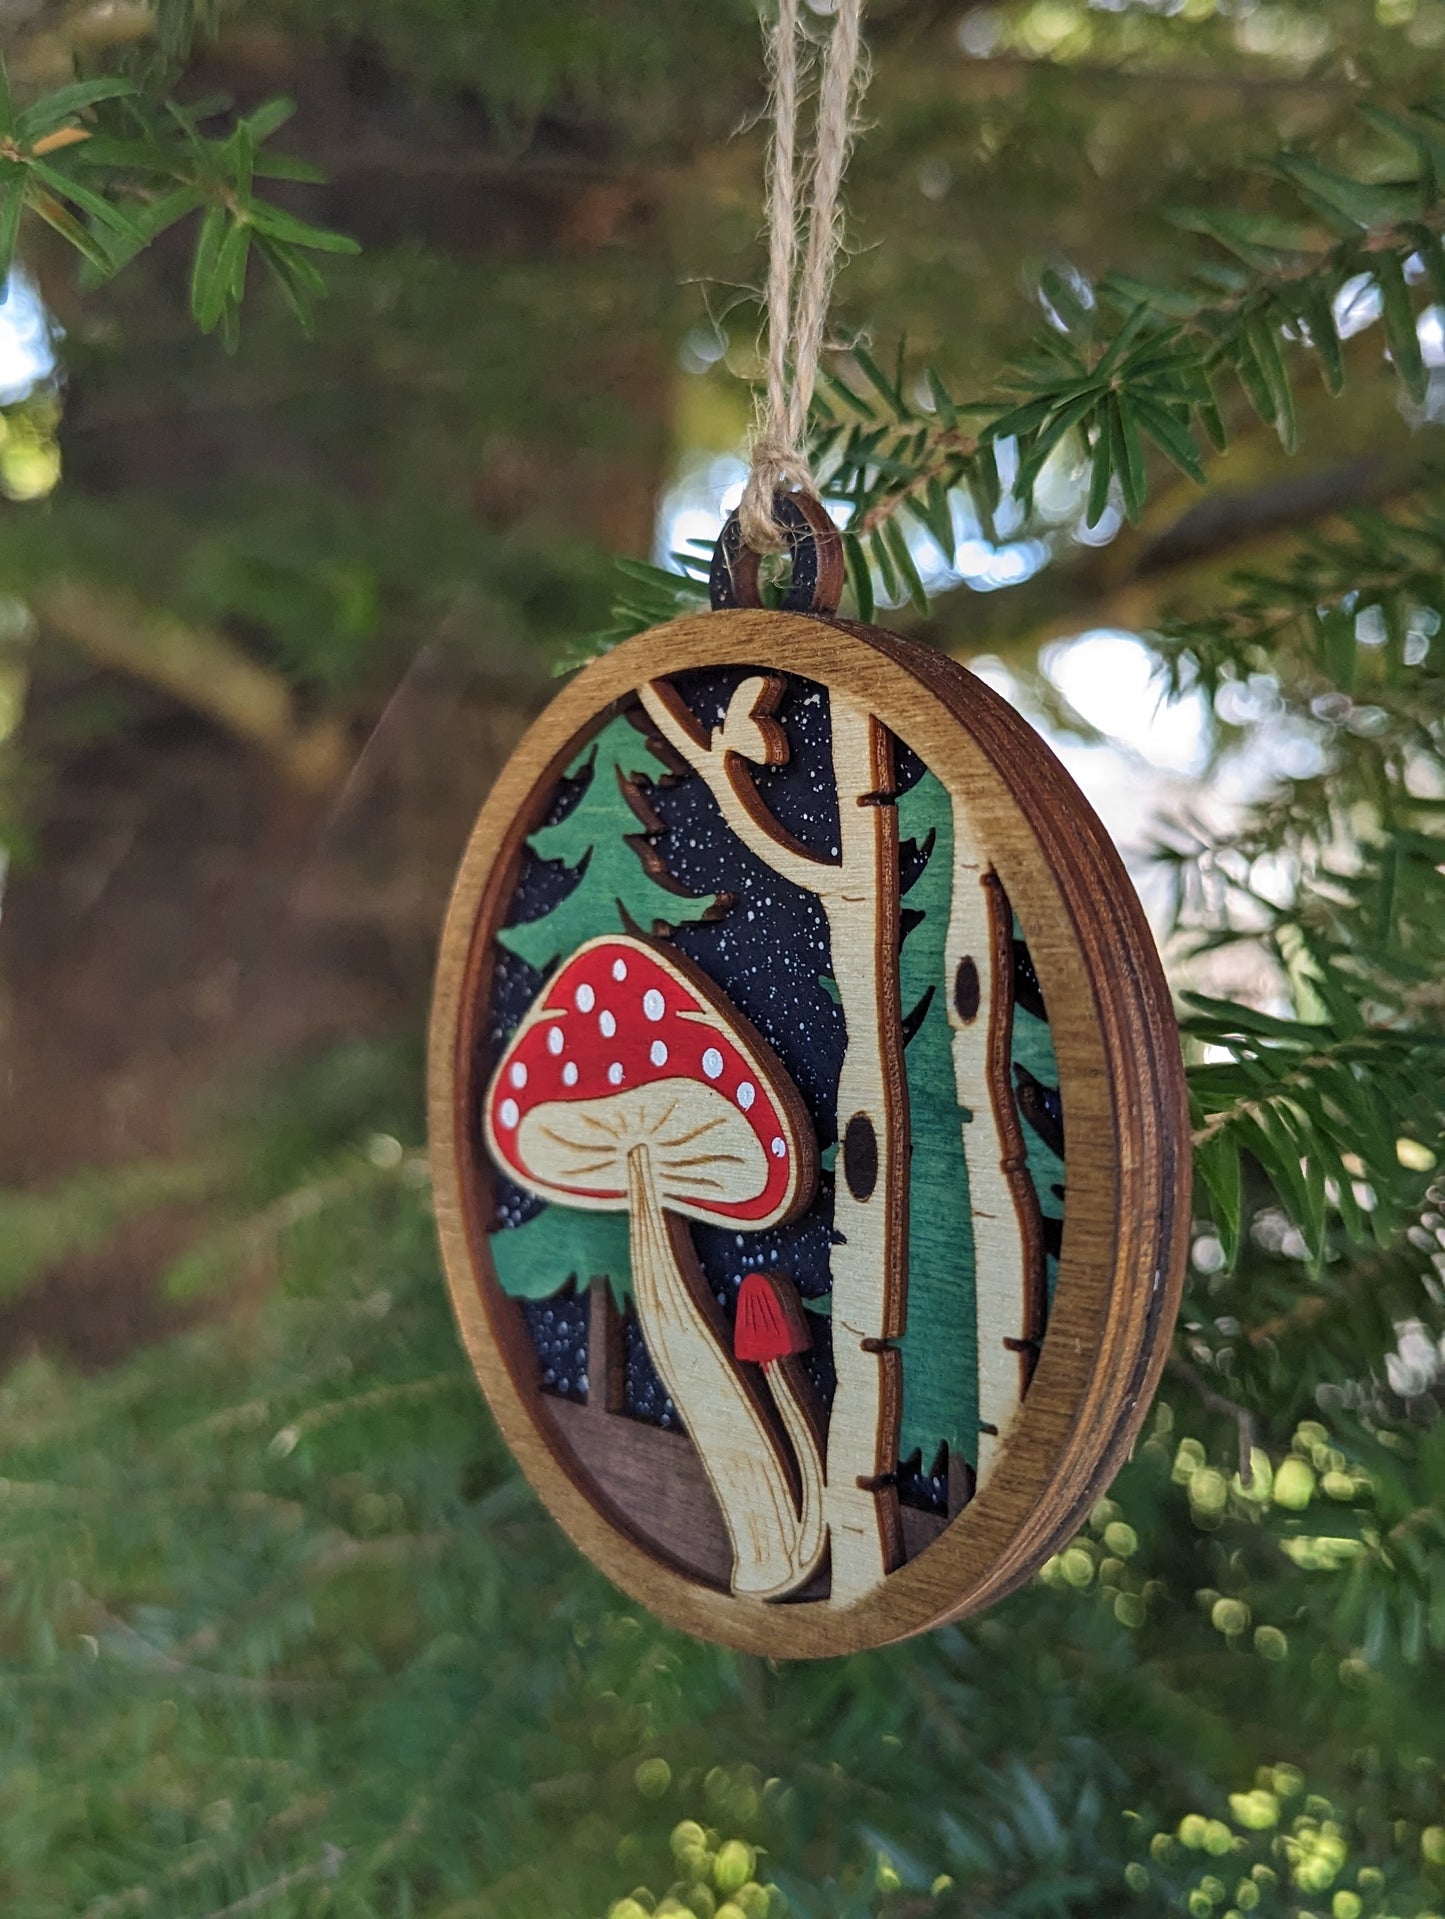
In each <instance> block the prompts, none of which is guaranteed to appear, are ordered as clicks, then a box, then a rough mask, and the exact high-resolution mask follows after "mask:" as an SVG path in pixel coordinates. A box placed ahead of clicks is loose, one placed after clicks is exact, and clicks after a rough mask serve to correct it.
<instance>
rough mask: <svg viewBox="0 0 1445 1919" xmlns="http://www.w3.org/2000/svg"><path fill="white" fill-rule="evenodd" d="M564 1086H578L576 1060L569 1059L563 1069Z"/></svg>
mask: <svg viewBox="0 0 1445 1919" xmlns="http://www.w3.org/2000/svg"><path fill="white" fill-rule="evenodd" d="M562 1084H563V1085H564V1086H575V1085H576V1084H577V1062H576V1061H575V1060H570V1059H569V1060H568V1062H567V1064H566V1065H565V1066H564V1067H563V1068H562Z"/></svg>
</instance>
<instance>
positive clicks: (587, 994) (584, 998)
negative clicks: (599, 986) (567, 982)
mask: <svg viewBox="0 0 1445 1919" xmlns="http://www.w3.org/2000/svg"><path fill="white" fill-rule="evenodd" d="M596 1004H597V995H596V994H595V993H594V992H593V991H592V988H591V987H590V986H588V985H587V984H586V983H585V981H584V983H583V984H582V985H581V986H579V987H578V988H577V1011H578V1012H579V1013H590V1012H591V1011H592V1008H593V1007H594V1006H595V1005H596Z"/></svg>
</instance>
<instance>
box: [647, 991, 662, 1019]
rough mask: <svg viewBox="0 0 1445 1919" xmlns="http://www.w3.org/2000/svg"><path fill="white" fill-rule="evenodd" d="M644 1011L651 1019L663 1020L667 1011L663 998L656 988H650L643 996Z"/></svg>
mask: <svg viewBox="0 0 1445 1919" xmlns="http://www.w3.org/2000/svg"><path fill="white" fill-rule="evenodd" d="M642 1010H643V1012H644V1013H646V1015H647V1017H648V1018H649V1019H661V1018H662V1016H663V1014H664V1013H665V1012H666V1011H667V1007H666V1004H665V1003H664V1001H663V997H662V995H661V993H659V992H658V990H657V988H656V987H655V986H649V987H648V989H647V991H646V992H645V993H644V994H643V995H642Z"/></svg>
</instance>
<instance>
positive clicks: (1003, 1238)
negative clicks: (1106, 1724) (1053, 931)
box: [944, 800, 1045, 1486]
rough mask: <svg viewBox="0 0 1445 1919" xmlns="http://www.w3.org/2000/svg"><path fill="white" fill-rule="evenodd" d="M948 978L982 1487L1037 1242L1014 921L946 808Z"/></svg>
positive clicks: (966, 824)
mask: <svg viewBox="0 0 1445 1919" xmlns="http://www.w3.org/2000/svg"><path fill="white" fill-rule="evenodd" d="M953 847H954V854H953V861H954V864H953V899H952V907H951V911H950V914H949V924H948V943H947V947H946V949H945V957H944V966H945V973H944V977H945V978H946V979H947V980H948V982H949V1003H948V1018H949V1024H950V1025H951V1026H952V1028H953V1072H954V1084H955V1089H956V1094H957V1099H958V1104H959V1106H960V1107H962V1108H963V1109H964V1112H965V1114H966V1115H967V1116H968V1117H967V1118H966V1120H965V1123H964V1127H963V1148H964V1155H965V1158H966V1159H967V1162H968V1180H969V1194H970V1198H971V1203H972V1207H973V1215H974V1218H973V1231H974V1298H975V1302H976V1312H977V1317H978V1421H979V1437H978V1467H977V1480H976V1484H977V1485H978V1486H982V1485H983V1483H984V1481H985V1479H986V1478H987V1477H988V1474H989V1472H990V1471H991V1470H992V1468H993V1466H994V1464H995V1462H996V1460H997V1458H998V1454H999V1451H1000V1448H1001V1447H1002V1445H1003V1443H1004V1441H1005V1439H1006V1437H1007V1434H1008V1430H1009V1427H1010V1426H1011V1425H1012V1423H1013V1420H1014V1417H1015V1415H1016V1414H1017V1412H1018V1410H1019V1407H1020V1405H1021V1404H1022V1402H1023V1396H1024V1393H1025V1392H1026V1390H1027V1388H1028V1383H1029V1379H1030V1377H1031V1375H1032V1373H1033V1368H1034V1363H1035V1361H1036V1360H1037V1357H1038V1347H1039V1342H1040V1340H1041V1339H1042V1337H1043V1330H1044V1305H1045V1286H1044V1241H1043V1224H1042V1220H1041V1218H1040V1214H1039V1206H1038V1200H1037V1197H1036V1195H1035V1193H1034V1189H1033V1182H1032V1180H1031V1179H1030V1177H1029V1172H1028V1155H1027V1149H1026V1147H1025V1143H1024V1136H1023V1127H1022V1125H1021V1124H1020V1122H1019V1116H1018V1110H1017V1108H1016V1106H1015V1104H1014V1095H1013V1085H1012V1080H1011V1075H1010V1061H1011V1056H1012V1050H1013V1015H1014V1004H1013V915H1012V912H1011V910H1010V907H1009V903H1008V899H1007V897H1006V896H1005V894H1004V890H1003V887H1002V885H1001V884H1000V882H999V878H998V875H997V874H996V873H995V872H994V870H993V868H992V866H991V865H990V863H989V861H988V858H987V856H986V855H985V854H984V852H983V851H982V849H981V848H980V846H979V843H978V839H977V836H976V834H975V831H974V828H973V824H972V822H971V821H970V819H969V817H968V814H967V811H966V809H965V808H964V806H963V805H962V804H961V803H960V802H958V801H957V800H955V802H954V808H953ZM980 1095H983V1097H980Z"/></svg>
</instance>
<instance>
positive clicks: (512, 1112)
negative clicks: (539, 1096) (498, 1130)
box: [497, 1099, 522, 1128]
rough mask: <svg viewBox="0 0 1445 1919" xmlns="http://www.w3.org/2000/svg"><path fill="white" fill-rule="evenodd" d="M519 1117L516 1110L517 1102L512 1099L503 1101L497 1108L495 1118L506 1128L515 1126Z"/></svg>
mask: <svg viewBox="0 0 1445 1919" xmlns="http://www.w3.org/2000/svg"><path fill="white" fill-rule="evenodd" d="M521 1117H522V1115H521V1113H520V1111H519V1110H518V1107H517V1102H516V1100H514V1099H504V1100H503V1101H502V1103H501V1105H500V1106H499V1107H498V1108H497V1118H498V1119H499V1120H500V1121H501V1123H502V1125H503V1126H506V1127H508V1128H510V1127H513V1126H515V1125H516V1123H517V1121H518V1120H519V1119H520V1118H521Z"/></svg>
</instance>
